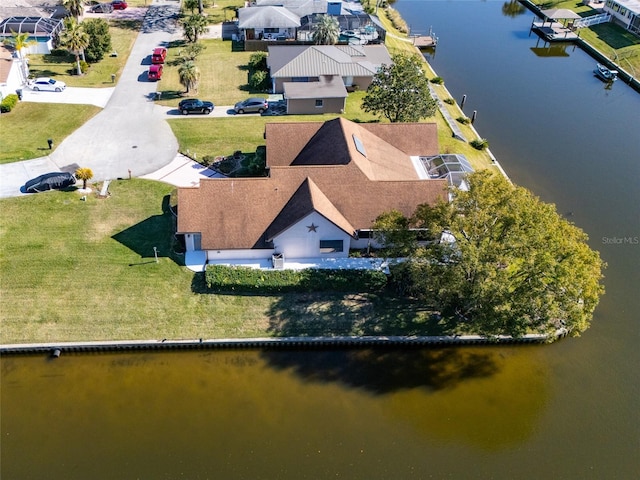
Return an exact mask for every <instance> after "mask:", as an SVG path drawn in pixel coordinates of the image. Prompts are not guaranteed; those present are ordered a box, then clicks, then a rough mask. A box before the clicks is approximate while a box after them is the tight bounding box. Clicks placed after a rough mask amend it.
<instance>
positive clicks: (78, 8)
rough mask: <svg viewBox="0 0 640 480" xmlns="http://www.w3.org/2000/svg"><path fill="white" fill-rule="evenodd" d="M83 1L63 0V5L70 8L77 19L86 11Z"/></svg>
mask: <svg viewBox="0 0 640 480" xmlns="http://www.w3.org/2000/svg"><path fill="white" fill-rule="evenodd" d="M83 3H84V2H83V0H62V6H63V7H64V8H66V9H67V10H69V13H71V15H73V16H74V18H75V19H76V20H78V18H80V15H82V14H83V13H84V8H83V6H82V4H83Z"/></svg>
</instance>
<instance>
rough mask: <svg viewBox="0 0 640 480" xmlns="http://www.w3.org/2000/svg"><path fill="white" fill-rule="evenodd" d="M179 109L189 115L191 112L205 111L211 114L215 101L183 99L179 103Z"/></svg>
mask: <svg viewBox="0 0 640 480" xmlns="http://www.w3.org/2000/svg"><path fill="white" fill-rule="evenodd" d="M178 109H179V110H180V113H182V114H183V115H189V114H190V113H204V114H206V115H209V114H210V113H211V112H212V111H213V103H211V102H205V101H202V100H198V99H197V98H189V99H187V100H182V101H181V102H180V103H179V104H178Z"/></svg>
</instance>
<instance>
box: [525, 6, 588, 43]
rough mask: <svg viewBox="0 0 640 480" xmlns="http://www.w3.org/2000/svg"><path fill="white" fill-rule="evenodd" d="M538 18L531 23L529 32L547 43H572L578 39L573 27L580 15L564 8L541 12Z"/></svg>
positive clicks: (575, 29)
mask: <svg viewBox="0 0 640 480" xmlns="http://www.w3.org/2000/svg"><path fill="white" fill-rule="evenodd" d="M539 15H540V17H539V18H535V19H534V20H533V22H531V30H533V31H534V32H536V33H537V34H538V35H540V36H541V37H542V38H544V39H545V40H547V41H549V42H557V41H562V42H572V41H576V40H578V38H579V35H578V34H577V33H576V32H577V28H576V26H575V25H574V24H575V23H576V21H577V20H580V18H581V17H580V15H578V14H577V13H575V12H573V11H571V10H568V9H566V8H558V9H551V10H541V11H540V14H539Z"/></svg>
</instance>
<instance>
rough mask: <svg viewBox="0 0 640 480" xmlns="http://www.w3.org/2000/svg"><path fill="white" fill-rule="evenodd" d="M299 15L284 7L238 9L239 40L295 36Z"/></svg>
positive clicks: (278, 38) (275, 38) (285, 38)
mask: <svg viewBox="0 0 640 480" xmlns="http://www.w3.org/2000/svg"><path fill="white" fill-rule="evenodd" d="M299 26H300V17H298V16H297V15H296V14H295V13H292V12H290V11H289V10H287V9H286V8H284V7H275V6H273V7H272V6H268V7H245V8H240V9H238V30H239V32H240V39H241V40H287V39H290V38H296V30H297V28H298V27H299Z"/></svg>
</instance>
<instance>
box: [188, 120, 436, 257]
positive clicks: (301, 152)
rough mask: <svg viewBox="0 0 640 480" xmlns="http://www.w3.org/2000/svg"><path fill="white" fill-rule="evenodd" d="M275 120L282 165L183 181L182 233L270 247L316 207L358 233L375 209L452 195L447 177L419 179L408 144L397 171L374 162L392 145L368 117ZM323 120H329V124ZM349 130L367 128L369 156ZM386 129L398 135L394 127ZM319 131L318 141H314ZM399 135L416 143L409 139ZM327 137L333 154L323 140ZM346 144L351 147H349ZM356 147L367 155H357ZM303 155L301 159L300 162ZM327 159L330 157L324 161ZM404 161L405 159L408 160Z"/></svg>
mask: <svg viewBox="0 0 640 480" xmlns="http://www.w3.org/2000/svg"><path fill="white" fill-rule="evenodd" d="M344 122H346V123H344ZM273 125H276V124H268V125H267V156H268V158H271V156H272V154H273V155H275V156H276V158H278V160H279V162H280V163H282V165H274V164H273V163H270V165H271V169H270V177H269V178H246V179H203V180H201V182H200V187H199V188H180V189H179V190H178V205H179V215H178V231H179V232H180V233H195V232H200V233H201V234H202V248H203V249H205V250H215V249H246V248H267V247H268V246H269V245H268V243H267V242H268V241H269V240H270V239H271V238H272V237H273V236H274V235H276V234H278V233H280V232H282V231H284V230H286V228H288V227H289V226H291V225H293V224H294V223H295V222H297V221H298V220H300V219H301V218H303V217H304V216H306V215H307V214H309V213H311V212H312V211H316V212H318V213H320V214H321V215H323V216H325V217H326V218H327V219H329V220H330V221H332V222H333V223H334V224H336V225H337V226H338V227H340V228H342V229H343V230H344V231H345V232H348V233H353V231H354V230H358V229H368V228H371V226H372V223H373V221H374V220H375V219H376V217H377V216H378V215H380V213H382V212H384V211H388V210H391V209H395V210H399V211H400V212H402V213H403V214H404V215H407V216H409V215H412V214H413V212H414V210H415V208H416V206H417V205H419V204H421V203H429V204H433V203H435V202H436V201H438V200H445V199H446V187H447V183H446V181H444V180H443V181H440V180H419V179H418V176H417V174H416V173H415V171H413V167H412V164H411V161H410V159H409V157H408V155H406V154H404V153H402V152H400V154H401V155H400V158H399V159H395V158H389V165H391V166H394V167H395V166H397V167H398V168H399V171H393V169H391V168H388V166H385V165H382V164H381V165H377V164H374V163H375V162H376V161H380V162H382V161H383V159H384V156H383V155H379V154H378V153H379V152H380V151H382V152H383V153H384V152H388V151H392V150H389V146H387V145H385V144H386V142H384V141H382V140H381V139H374V138H370V137H369V135H373V134H372V133H371V132H370V131H369V129H367V128H363V127H364V124H361V125H358V124H354V123H352V122H348V121H346V120H342V119H336V120H331V121H329V122H325V123H324V124H322V123H314V124H307V123H303V124H277V125H280V126H281V128H275V129H273V128H271V127H272V126H273ZM421 125H424V126H425V128H424V129H422V130H420V132H421V135H422V136H427V135H429V134H431V135H433V136H434V137H436V138H435V139H432V140H431V142H435V144H436V145H437V132H436V130H435V128H431V127H429V126H428V124H421ZM402 126H403V125H399V124H393V125H389V127H391V128H390V129H387V130H393V129H394V128H396V127H402ZM323 127H326V128H324V130H323ZM382 130H384V129H382ZM399 130H402V131H405V130H404V129H402V128H399ZM284 132H288V134H287V135H285V134H284ZM301 132H304V134H305V138H306V139H307V142H308V143H312V144H313V145H310V146H305V143H304V140H301V139H300V138H299V135H300V134H301ZM336 132H342V133H340V134H339V135H338V134H336ZM345 132H346V133H345ZM351 132H356V133H357V134H359V135H361V136H362V140H363V142H364V143H365V144H366V150H367V152H366V153H367V157H366V158H365V157H363V156H362V155H361V154H360V153H358V152H357V151H356V149H355V146H354V144H353V141H352V139H351V138H350V137H348V136H347V135H348V134H349V133H351ZM412 132H413V133H416V132H417V131H416V130H412ZM325 133H326V135H328V137H329V138H333V139H334V140H339V139H340V138H342V141H341V143H339V144H338V145H337V146H336V145H335V144H331V142H326V141H325V140H324V139H323V138H322V136H323V134H325ZM387 133H388V136H389V137H390V138H392V135H391V133H390V132H388V131H387ZM313 139H315V141H314V142H311V141H310V140H313ZM285 140H288V144H290V145H287V142H285ZM422 141H424V139H422ZM395 143H400V144H403V143H407V144H412V142H411V141H407V142H404V141H396V142H395ZM427 143H429V142H427ZM327 145H328V147H327V148H329V149H330V152H329V154H328V155H327V154H326V153H323V151H322V148H320V147H321V146H327ZM278 147H288V148H285V149H286V151H287V152H288V154H289V155H290V157H289V159H288V160H287V159H286V156H285V155H282V152H273V150H274V149H275V150H277V149H278ZM391 147H393V146H391ZM309 149H310V150H309ZM393 149H395V147H393ZM344 150H348V151H349V153H348V154H345V153H344ZM393 151H396V150H393ZM310 152H315V153H316V154H317V155H318V157H317V158H316V160H315V161H316V164H312V162H313V156H312V155H311V153H310ZM354 152H355V154H354ZM436 153H437V148H436ZM423 154H425V155H429V154H431V153H430V152H424V153H423ZM354 155H359V156H361V157H362V158H360V159H357V160H356V161H354V160H352V157H353V156H354ZM298 157H300V162H299V163H296V162H297V160H298ZM369 157H371V158H372V159H373V160H370V159H369ZM336 159H337V160H336ZM303 160H304V161H303ZM325 160H326V161H327V163H325V164H318V162H322V161H325ZM403 162H405V163H406V164H407V165H402V164H403ZM409 170H411V175H406V176H404V177H403V176H402V175H403V172H404V173H406V172H408V171H409ZM380 177H388V178H380Z"/></svg>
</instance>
